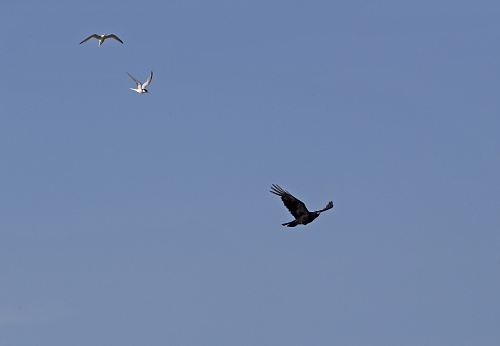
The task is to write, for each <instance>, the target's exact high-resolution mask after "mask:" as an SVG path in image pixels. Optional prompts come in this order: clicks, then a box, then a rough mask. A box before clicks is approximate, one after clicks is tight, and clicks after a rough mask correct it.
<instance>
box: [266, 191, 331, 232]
mask: <svg viewBox="0 0 500 346" xmlns="http://www.w3.org/2000/svg"><path fill="white" fill-rule="evenodd" d="M270 192H271V193H274V194H275V195H277V196H280V197H281V200H282V201H283V204H284V205H285V207H286V208H287V209H288V211H289V212H290V214H292V215H293V217H294V218H295V220H293V221H290V222H286V223H284V224H282V225H283V226H287V227H295V226H297V225H307V224H308V223H310V222H312V221H313V220H314V219H316V218H317V217H318V216H319V214H321V213H322V212H324V211H325V210H328V209H332V208H333V202H332V201H330V202H328V204H327V205H326V207H325V208H323V209H321V210H318V211H312V212H311V211H309V210H307V208H306V205H305V204H304V203H303V202H302V201H300V200H299V199H297V198H295V197H293V196H292V194H291V193H289V192H288V191H285V190H283V189H282V188H281V187H279V186H278V185H275V184H273V185H272V186H271V191H270Z"/></svg>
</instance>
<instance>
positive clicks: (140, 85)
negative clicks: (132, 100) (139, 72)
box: [127, 71, 153, 94]
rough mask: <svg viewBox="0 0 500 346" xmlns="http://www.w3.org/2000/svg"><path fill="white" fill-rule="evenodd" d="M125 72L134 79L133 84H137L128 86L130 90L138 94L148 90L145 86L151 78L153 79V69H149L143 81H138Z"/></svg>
mask: <svg viewBox="0 0 500 346" xmlns="http://www.w3.org/2000/svg"><path fill="white" fill-rule="evenodd" d="M127 74H128V75H129V76H130V78H132V79H133V80H134V82H135V84H137V88H130V90H134V91H135V92H136V93H139V94H144V93H147V92H148V90H147V89H146V87H147V86H148V85H149V83H151V80H152V79H153V71H151V73H150V74H149V77H148V79H147V80H146V81H145V82H144V83H141V82H139V81H138V80H137V79H136V78H134V77H133V76H132V75H131V74H130V73H128V72H127Z"/></svg>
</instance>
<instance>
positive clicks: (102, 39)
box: [80, 34, 123, 47]
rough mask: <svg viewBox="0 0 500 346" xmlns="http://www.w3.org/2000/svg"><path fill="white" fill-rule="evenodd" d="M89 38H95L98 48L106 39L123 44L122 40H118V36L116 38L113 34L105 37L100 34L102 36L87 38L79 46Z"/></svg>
mask: <svg viewBox="0 0 500 346" xmlns="http://www.w3.org/2000/svg"><path fill="white" fill-rule="evenodd" d="M91 38H95V39H98V40H99V47H100V46H101V44H102V43H103V42H104V41H105V40H106V39H108V38H113V39H115V40H117V41H118V42H120V43H123V41H122V40H120V39H119V38H118V36H116V35H115V34H109V35H106V34H102V35H97V34H93V35H90V36H89V37H87V38H86V39H85V40H83V41H82V42H80V44H82V43H84V42H87V41H88V40H90V39H91Z"/></svg>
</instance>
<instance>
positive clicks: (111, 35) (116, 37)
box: [106, 34, 123, 43]
mask: <svg viewBox="0 0 500 346" xmlns="http://www.w3.org/2000/svg"><path fill="white" fill-rule="evenodd" d="M106 38H114V39H115V40H117V41H118V42H120V43H123V41H122V40H120V39H119V38H118V36H116V35H115V34H110V35H107V36H106Z"/></svg>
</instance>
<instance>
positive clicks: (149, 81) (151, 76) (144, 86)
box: [142, 71, 153, 89]
mask: <svg viewBox="0 0 500 346" xmlns="http://www.w3.org/2000/svg"><path fill="white" fill-rule="evenodd" d="M152 79H153V71H151V73H150V74H149V77H148V80H147V81H145V82H144V84H143V85H142V87H143V88H144V89H145V88H146V87H147V86H148V85H149V83H151V80H152Z"/></svg>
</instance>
